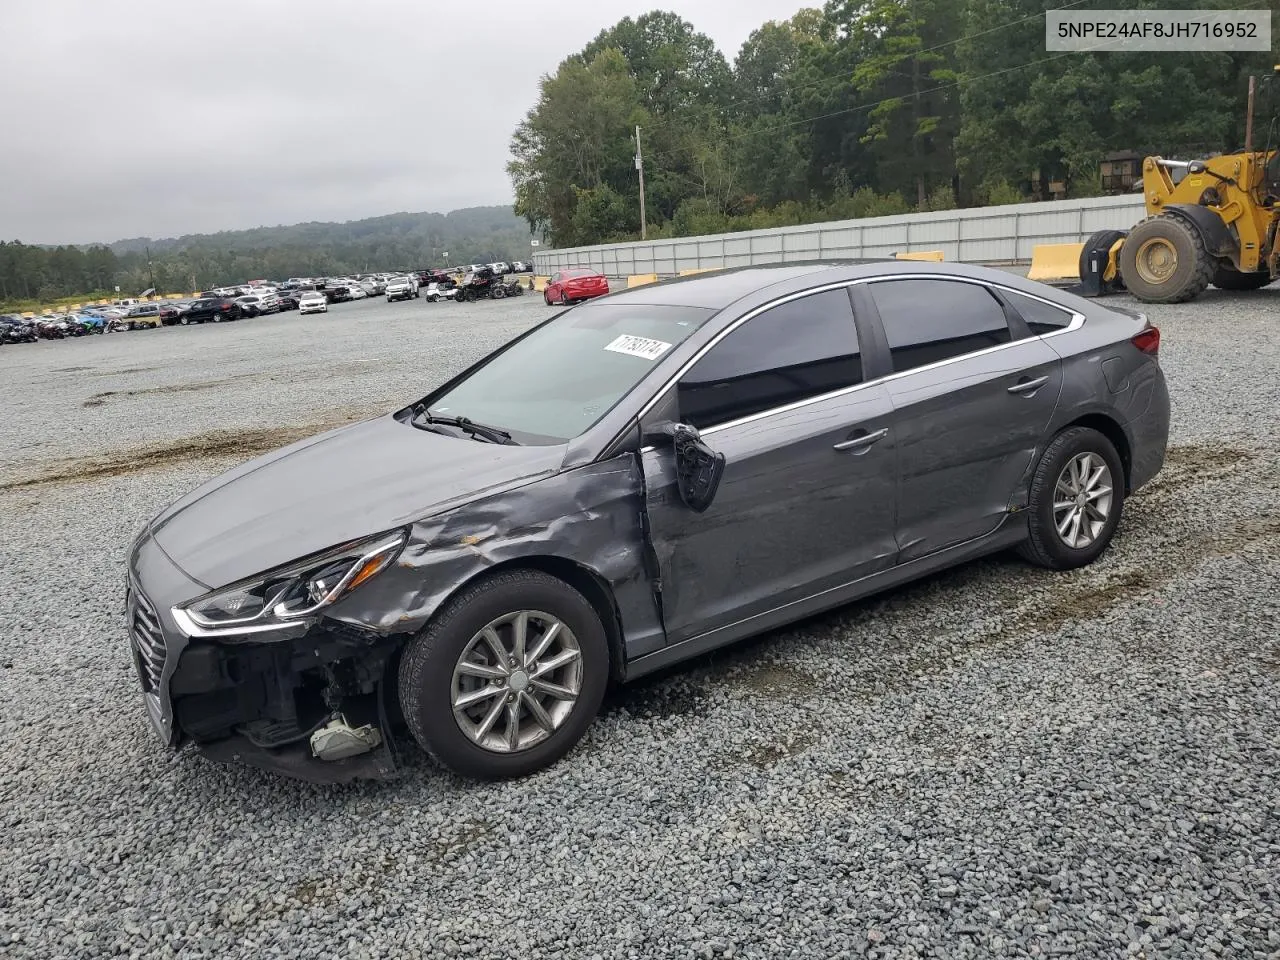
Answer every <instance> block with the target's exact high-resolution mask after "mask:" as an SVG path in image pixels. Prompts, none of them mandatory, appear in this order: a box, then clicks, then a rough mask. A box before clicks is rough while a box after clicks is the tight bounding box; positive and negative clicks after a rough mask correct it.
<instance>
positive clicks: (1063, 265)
mask: <svg viewBox="0 0 1280 960" xmlns="http://www.w3.org/2000/svg"><path fill="white" fill-rule="evenodd" d="M1082 250H1084V244H1083V243H1038V244H1036V245H1035V246H1034V247H1033V248H1032V249H1031V269H1030V270H1028V271H1027V279H1028V280H1039V281H1041V282H1042V283H1052V282H1053V281H1055V280H1079V279H1080V252H1081V251H1082Z"/></svg>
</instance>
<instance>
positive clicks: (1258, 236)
mask: <svg viewBox="0 0 1280 960" xmlns="http://www.w3.org/2000/svg"><path fill="white" fill-rule="evenodd" d="M1276 75H1277V76H1280V66H1277V67H1276ZM1268 79H1270V78H1268ZM1253 96H1254V82H1253V81H1252V80H1251V82H1250V85H1249V116H1248V122H1247V125H1246V133H1245V149H1244V150H1243V151H1242V152H1240V153H1231V154H1226V155H1224V156H1220V157H1213V158H1211V159H1208V160H1193V161H1190V162H1183V161H1177V160H1165V159H1164V158H1163V157H1147V158H1146V160H1144V161H1143V163H1142V191H1143V195H1144V198H1145V200H1146V208H1147V217H1146V219H1145V220H1143V221H1142V222H1140V223H1139V224H1138V225H1137V226H1135V227H1134V228H1133V229H1131V230H1129V231H1128V233H1127V234H1126V233H1124V232H1122V231H1118V230H1103V231H1099V232H1098V233H1095V234H1094V235H1093V236H1091V237H1090V238H1089V239H1088V240H1087V241H1086V242H1085V245H1084V249H1083V250H1082V251H1081V254H1080V280H1081V283H1082V285H1083V291H1082V292H1084V293H1085V295H1086V296H1088V295H1090V294H1092V295H1094V296H1097V295H1099V294H1102V293H1106V292H1109V291H1111V290H1116V289H1120V288H1124V289H1127V290H1128V291H1129V292H1130V293H1132V294H1133V295H1134V296H1135V297H1137V298H1138V299H1139V300H1143V301H1146V302H1147V303H1183V302H1185V301H1187V300H1191V299H1193V298H1195V297H1196V296H1198V295H1199V294H1200V293H1201V292H1202V291H1203V290H1204V288H1205V287H1207V286H1209V284H1213V285H1214V286H1215V287H1218V288H1220V289H1223V290H1257V289H1259V288H1261V287H1265V286H1266V285H1267V284H1269V283H1271V282H1272V281H1274V280H1276V279H1277V278H1280V241H1278V240H1277V236H1276V234H1277V227H1278V226H1280V150H1273V149H1270V145H1269V147H1268V149H1266V150H1262V151H1254V150H1253V146H1252V141H1253Z"/></svg>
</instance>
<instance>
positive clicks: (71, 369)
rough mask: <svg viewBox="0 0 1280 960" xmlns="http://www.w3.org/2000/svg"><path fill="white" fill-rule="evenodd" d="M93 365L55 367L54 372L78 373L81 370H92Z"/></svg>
mask: <svg viewBox="0 0 1280 960" xmlns="http://www.w3.org/2000/svg"><path fill="white" fill-rule="evenodd" d="M92 369H93V367H55V368H54V370H53V372H54V373H78V372H80V371H81V370H92Z"/></svg>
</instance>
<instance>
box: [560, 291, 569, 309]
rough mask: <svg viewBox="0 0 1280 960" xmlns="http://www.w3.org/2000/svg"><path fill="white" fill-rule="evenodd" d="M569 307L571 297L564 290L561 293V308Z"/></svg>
mask: <svg viewBox="0 0 1280 960" xmlns="http://www.w3.org/2000/svg"><path fill="white" fill-rule="evenodd" d="M568 305H569V295H568V294H567V293H565V292H564V291H563V290H561V291H560V306H562V307H567V306H568Z"/></svg>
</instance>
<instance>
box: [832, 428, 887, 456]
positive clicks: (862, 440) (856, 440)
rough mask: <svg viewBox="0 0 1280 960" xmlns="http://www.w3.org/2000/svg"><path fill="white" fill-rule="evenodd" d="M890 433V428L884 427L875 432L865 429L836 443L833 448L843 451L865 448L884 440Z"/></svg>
mask: <svg viewBox="0 0 1280 960" xmlns="http://www.w3.org/2000/svg"><path fill="white" fill-rule="evenodd" d="M888 435H889V428H888V427H882V428H881V429H879V430H877V431H876V432H875V433H867V432H866V431H865V430H864V431H862V433H861V434H860V435H859V436H856V437H850V438H849V439H848V440H842V441H840V442H839V443H837V444H835V445H834V446H833V447H832V448H831V449H833V450H839V451H841V452H843V451H846V450H865V449H867V447H869V446H871V445H872V444H873V443H876V442H877V441H879V440H883V439H884V438H885V437H887V436H888Z"/></svg>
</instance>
